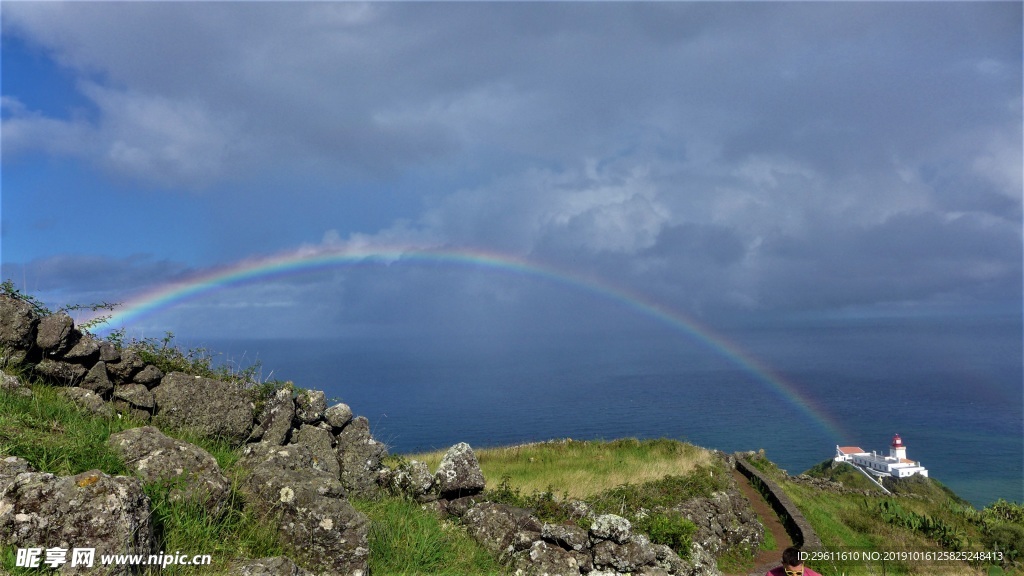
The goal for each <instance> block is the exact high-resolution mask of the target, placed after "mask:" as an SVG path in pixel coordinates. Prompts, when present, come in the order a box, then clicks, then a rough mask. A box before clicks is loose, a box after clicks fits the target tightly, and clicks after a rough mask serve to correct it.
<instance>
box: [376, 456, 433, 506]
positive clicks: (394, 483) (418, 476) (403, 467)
mask: <svg viewBox="0 0 1024 576" xmlns="http://www.w3.org/2000/svg"><path fill="white" fill-rule="evenodd" d="M387 484H388V486H389V487H390V488H391V490H392V491H393V492H395V493H396V494H403V495H405V496H409V497H410V498H419V497H421V496H425V495H426V494H429V493H430V491H431V488H433V487H434V475H433V474H431V473H430V468H428V467H427V465H426V464H425V463H423V462H420V461H418V460H410V461H408V462H403V463H402V464H400V465H399V466H398V467H397V468H395V469H394V470H393V471H392V472H391V474H390V475H389V476H388V479H387Z"/></svg>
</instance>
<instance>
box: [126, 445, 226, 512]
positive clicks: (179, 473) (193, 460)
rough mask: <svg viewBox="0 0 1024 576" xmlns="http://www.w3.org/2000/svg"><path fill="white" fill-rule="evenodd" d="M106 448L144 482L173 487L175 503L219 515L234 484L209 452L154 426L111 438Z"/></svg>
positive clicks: (171, 492) (171, 491) (172, 494)
mask: <svg viewBox="0 0 1024 576" xmlns="http://www.w3.org/2000/svg"><path fill="white" fill-rule="evenodd" d="M107 445H108V446H110V448H111V449H112V450H113V451H114V452H116V453H117V454H118V455H119V456H121V458H122V459H123V460H124V462H125V465H127V466H128V468H129V469H130V470H132V472H133V473H134V474H135V475H136V476H138V477H139V478H141V479H142V480H143V481H144V482H146V483H150V482H160V481H165V482H169V483H174V486H173V487H172V488H171V490H170V498H171V500H172V501H176V502H178V501H188V502H198V503H201V504H203V505H204V506H205V507H206V508H207V510H210V511H212V512H217V511H219V510H220V508H221V506H222V504H223V503H224V502H226V501H227V499H228V496H229V495H230V493H231V483H230V482H229V481H228V479H227V478H226V477H225V476H224V474H222V473H221V471H220V466H218V465H217V460H216V459H215V458H214V457H213V456H211V455H210V453H209V452H207V451H206V450H203V449H202V448H200V447H198V446H195V445H193V444H189V443H188V442H184V441H181V440H177V439H175V438H171V437H169V436H166V435H164V433H163V432H161V431H160V430H158V429H157V428H154V427H152V426H143V427H141V428H131V429H128V430H125V431H124V432H118V433H117V434H111V435H110V438H109V439H108V440H107Z"/></svg>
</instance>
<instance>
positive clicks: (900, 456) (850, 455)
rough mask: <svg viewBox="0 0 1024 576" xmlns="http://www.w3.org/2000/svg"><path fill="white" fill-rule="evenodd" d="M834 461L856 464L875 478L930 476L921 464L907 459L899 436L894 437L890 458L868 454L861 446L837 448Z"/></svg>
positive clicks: (874, 453)
mask: <svg viewBox="0 0 1024 576" xmlns="http://www.w3.org/2000/svg"><path fill="white" fill-rule="evenodd" d="M834 460H835V461H836V462H849V463H851V464H856V465H857V466H859V467H861V468H862V469H864V470H867V471H868V472H870V473H872V474H874V475H875V476H892V477H894V478H906V477H908V476H913V475H914V474H920V475H921V476H925V477H927V476H928V469H927V468H925V467H924V466H922V465H921V463H920V462H917V461H914V460H909V459H908V458H907V446H906V445H905V444H904V443H903V439H902V438H900V435H899V434H896V435H895V436H893V437H892V444H890V445H889V455H888V456H886V455H883V454H879V453H878V452H874V451H872V452H866V451H864V450H863V449H861V448H860V446H836V456H835V458H834Z"/></svg>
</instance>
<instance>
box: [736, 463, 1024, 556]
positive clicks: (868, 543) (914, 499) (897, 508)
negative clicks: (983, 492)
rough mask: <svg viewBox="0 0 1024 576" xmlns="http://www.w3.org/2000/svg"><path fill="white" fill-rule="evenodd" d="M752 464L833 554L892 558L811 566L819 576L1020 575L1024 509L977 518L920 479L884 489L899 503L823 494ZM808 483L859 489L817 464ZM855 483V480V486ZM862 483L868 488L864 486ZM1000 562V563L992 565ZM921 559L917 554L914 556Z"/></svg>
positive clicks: (846, 473)
mask: <svg viewBox="0 0 1024 576" xmlns="http://www.w3.org/2000/svg"><path fill="white" fill-rule="evenodd" d="M752 461H753V463H754V464H755V465H756V466H757V467H758V468H759V469H761V470H762V471H763V472H765V473H766V474H768V475H770V476H771V477H772V478H774V479H775V481H776V482H778V483H779V485H780V486H781V487H782V488H783V490H784V491H785V492H786V494H787V495H788V496H789V497H790V498H791V499H792V500H793V502H794V503H795V504H796V505H797V507H798V508H800V511H801V512H802V513H803V514H804V516H805V517H806V518H807V520H808V521H809V522H810V523H811V525H812V526H813V527H814V529H815V531H816V532H817V533H818V535H819V537H820V538H821V540H822V543H823V544H824V545H825V547H826V548H827V549H828V550H830V551H838V552H852V551H877V552H880V553H889V556H890V557H891V558H889V559H888V561H884V560H885V558H884V556H882V557H880V558H879V559H878V560H877V561H868V562H864V561H857V562H843V561H841V560H840V561H817V562H808V565H810V566H812V567H813V568H815V569H817V570H818V571H819V572H822V573H823V574H883V573H885V574H1002V573H1004V572H1006V573H1016V574H1020V573H1022V571H1021V570H1020V560H1021V551H1022V550H1024V508H1022V507H1021V506H1020V505H1017V504H1011V503H1006V502H1000V503H996V504H994V505H992V506H989V507H986V508H985V509H984V510H980V511H979V510H976V509H974V508H973V507H972V506H970V504H968V503H967V502H965V501H964V500H963V499H961V498H959V497H958V496H956V494H954V493H953V492H952V491H951V490H949V489H948V488H947V487H945V486H943V485H942V484H941V483H940V482H938V481H936V480H934V479H929V478H923V477H917V476H915V477H911V478H908V479H902V480H895V481H891V482H890V481H887V482H886V487H887V488H889V489H890V490H891V491H892V492H893V493H894V494H896V495H897V496H896V497H892V496H886V495H884V494H883V493H882V492H881V491H879V490H877V488H874V494H875V495H872V496H863V495H858V494H839V493H836V492H834V491H829V490H822V489H819V488H816V487H814V486H811V485H809V484H807V483H802V482H798V481H796V480H795V479H793V478H791V477H789V476H787V475H786V474H784V473H783V472H782V471H781V470H779V469H778V467H776V466H775V465H774V464H773V463H772V462H771V461H770V460H768V459H767V458H765V457H764V456H755V457H754V458H752ZM808 474H809V475H813V476H818V477H823V478H828V479H831V480H834V481H837V482H842V483H844V484H846V483H847V482H849V484H846V485H847V486H849V487H855V488H868V489H870V488H871V485H870V483H867V485H864V484H862V483H861V482H860V480H865V479H864V478H863V476H860V474H859V473H858V472H856V471H854V470H852V469H849V466H845V465H843V466H831V465H829V464H827V463H822V464H819V465H817V466H815V467H813V468H812V469H811V470H808ZM858 476H859V477H860V478H859V479H858ZM865 482H866V480H865ZM917 553H931V554H933V555H937V556H941V555H951V556H954V557H956V556H959V555H967V554H968V553H978V554H977V556H978V559H977V560H975V561H971V562H960V561H952V560H948V561H947V560H943V561H929V560H926V559H920V560H913V559H907V556H908V555H913V554H917ZM991 553H995V555H1001V557H1002V558H1003V561H1002V562H999V561H998V560H996V559H995V558H994V556H995V555H993V554H991ZM918 555H920V554H918Z"/></svg>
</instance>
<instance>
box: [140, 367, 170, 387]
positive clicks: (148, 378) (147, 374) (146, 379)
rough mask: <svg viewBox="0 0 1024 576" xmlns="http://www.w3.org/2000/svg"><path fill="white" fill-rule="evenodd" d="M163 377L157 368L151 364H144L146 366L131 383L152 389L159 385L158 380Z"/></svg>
mask: <svg viewBox="0 0 1024 576" xmlns="http://www.w3.org/2000/svg"><path fill="white" fill-rule="evenodd" d="M163 377H164V373H163V372H161V371H160V369H159V368H157V367H156V366H153V365H152V364H146V366H145V367H143V368H142V370H140V371H139V373H138V374H136V375H135V376H134V377H133V378H132V381H133V382H135V383H136V384H142V385H143V386H145V387H146V388H153V387H154V386H158V385H159V384H160V380H161V379H162V378H163Z"/></svg>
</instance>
